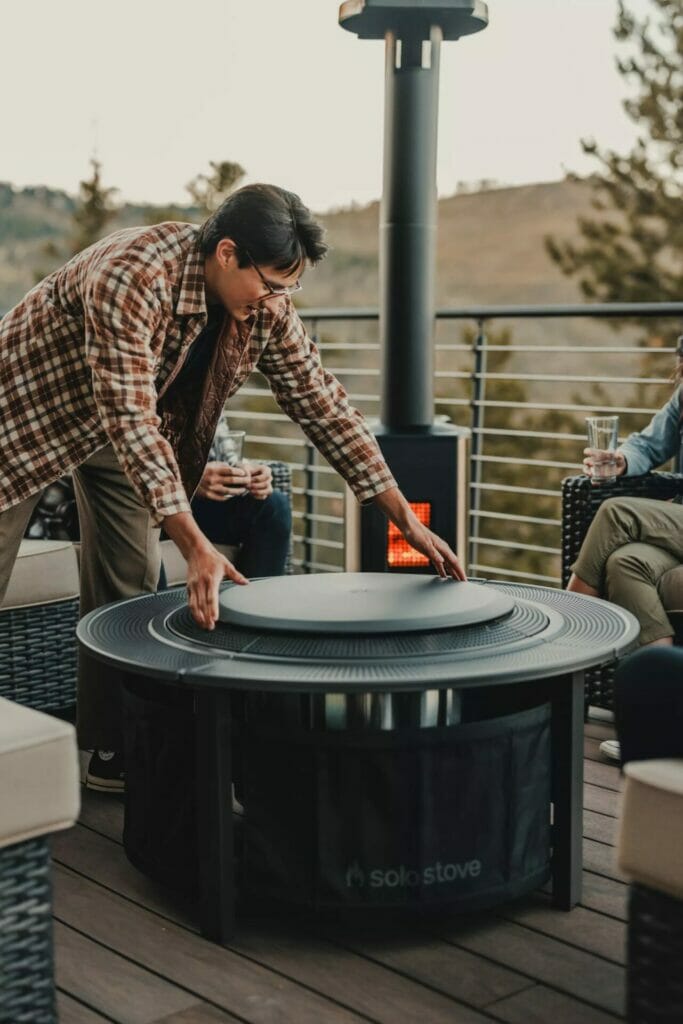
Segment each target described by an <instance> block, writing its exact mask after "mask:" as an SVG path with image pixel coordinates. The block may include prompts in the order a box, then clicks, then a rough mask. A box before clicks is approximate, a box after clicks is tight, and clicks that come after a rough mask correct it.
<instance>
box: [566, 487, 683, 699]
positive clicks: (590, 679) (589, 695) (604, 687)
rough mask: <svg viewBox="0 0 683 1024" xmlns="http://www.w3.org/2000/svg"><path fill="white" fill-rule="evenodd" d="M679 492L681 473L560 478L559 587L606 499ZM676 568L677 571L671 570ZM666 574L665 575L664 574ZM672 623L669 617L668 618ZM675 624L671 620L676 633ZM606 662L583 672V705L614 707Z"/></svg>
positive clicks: (612, 668)
mask: <svg viewBox="0 0 683 1024" xmlns="http://www.w3.org/2000/svg"><path fill="white" fill-rule="evenodd" d="M681 495H683V474H680V473H646V474H645V475H644V476H631V477H629V476H624V477H619V478H618V479H617V480H616V481H615V482H614V483H612V484H603V485H596V484H594V483H593V482H592V481H591V479H590V478H589V477H587V476H572V477H568V478H567V479H566V480H563V481H562V586H564V587H566V585H567V583H568V582H569V577H570V575H571V566H572V564H573V562H574V561H575V560H576V558H577V556H578V554H579V550H580V548H581V545H582V544H583V540H584V537H585V536H586V533H587V531H588V527H589V526H590V524H591V522H592V521H593V517H594V516H595V513H596V512H597V510H598V509H599V508H600V506H601V505H602V503H603V501H606V500H607V499H608V498H617V497H630V498H657V499H660V500H662V501H670V500H671V499H672V498H678V497H680V496H681ZM673 571H677V570H673ZM667 575H668V574H667ZM672 622H673V618H672ZM678 627H679V623H678V622H675V623H674V628H676V630H677V636H678ZM615 667H616V663H615V662H610V663H608V664H605V665H600V666H598V668H594V669H590V670H589V671H587V672H586V704H587V705H591V706H593V707H599V708H604V709H606V710H608V711H612V710H613V709H614V671H615Z"/></svg>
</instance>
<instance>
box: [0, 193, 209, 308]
mask: <svg viewBox="0 0 683 1024" xmlns="http://www.w3.org/2000/svg"><path fill="white" fill-rule="evenodd" d="M75 205H76V200H75V198H74V197H73V196H70V195H68V193H66V192H62V191H60V190H57V189H51V188H47V187H46V186H44V185H34V186H29V187H28V188H21V189H19V188H14V187H13V186H12V185H10V184H9V183H8V182H0V313H2V312H3V311H6V310H8V309H10V307H11V306H13V305H14V304H15V303H16V302H18V301H19V299H21V297H22V296H23V295H24V294H25V292H27V291H28V290H29V288H32V287H33V285H34V284H35V283H36V279H37V275H40V274H45V273H49V271H50V270H53V269H54V267H55V261H54V258H50V256H49V255H48V254H46V251H45V250H46V247H47V246H48V245H50V244H54V245H56V246H59V243H60V242H64V241H65V240H66V239H67V238H68V237H69V234H70V232H71V231H72V215H73V211H74V208H75ZM154 209H155V207H154V206H152V205H151V204H150V205H148V206H142V205H133V204H130V203H127V204H126V205H125V206H123V207H122V208H121V210H120V211H119V212H118V214H117V216H116V219H115V220H114V221H113V222H112V224H111V227H110V228H109V229H108V230H111V231H115V230H116V229H117V228H124V227H132V226H133V225H135V224H144V223H146V222H147V220H148V218H149V214H150V211H152V210H154ZM180 215H181V216H182V217H186V219H187V220H190V221H193V220H197V210H196V209H194V208H193V207H191V206H190V207H186V208H181V209H180ZM59 262H61V260H58V261H57V263H59Z"/></svg>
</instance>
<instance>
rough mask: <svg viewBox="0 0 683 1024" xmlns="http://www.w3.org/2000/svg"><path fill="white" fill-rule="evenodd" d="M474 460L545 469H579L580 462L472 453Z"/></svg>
mask: <svg viewBox="0 0 683 1024" xmlns="http://www.w3.org/2000/svg"><path fill="white" fill-rule="evenodd" d="M470 459H471V461H472V462H497V463H500V464H501V465H505V466H542V467H543V468H544V469H574V470H575V469H577V468H578V466H579V463H578V462H553V461H551V460H550V459H521V458H517V457H516V456H514V455H472V456H471V457H470Z"/></svg>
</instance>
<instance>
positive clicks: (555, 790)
mask: <svg viewBox="0 0 683 1024" xmlns="http://www.w3.org/2000/svg"><path fill="white" fill-rule="evenodd" d="M550 692H551V694H552V698H551V699H552V765H553V783H552V796H553V811H554V815H553V867H552V870H553V876H552V877H553V903H554V905H555V906H556V907H559V908H560V909H562V910H571V909H572V907H575V906H576V904H577V903H578V902H579V900H580V899H581V881H582V870H583V712H584V678H583V672H575V673H574V674H573V675H570V676H564V677H562V678H561V679H555V680H553V681H552V686H551V690H550Z"/></svg>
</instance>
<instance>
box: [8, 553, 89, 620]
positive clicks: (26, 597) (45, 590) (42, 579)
mask: <svg viewBox="0 0 683 1024" xmlns="http://www.w3.org/2000/svg"><path fill="white" fill-rule="evenodd" d="M69 597H78V563H77V561H76V552H75V551H74V546H73V544H72V543H71V542H70V541H68V540H66V541H65V540H23V541H22V542H21V546H20V548H19V555H18V557H17V560H16V562H15V563H14V568H13V570H12V575H11V577H10V581H9V586H8V588H7V593H6V594H5V598H4V600H3V601H2V602H0V608H2V609H5V608H22V607H26V606H27V605H32V604H50V603H51V602H52V601H64V600H65V599H66V598H69Z"/></svg>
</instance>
